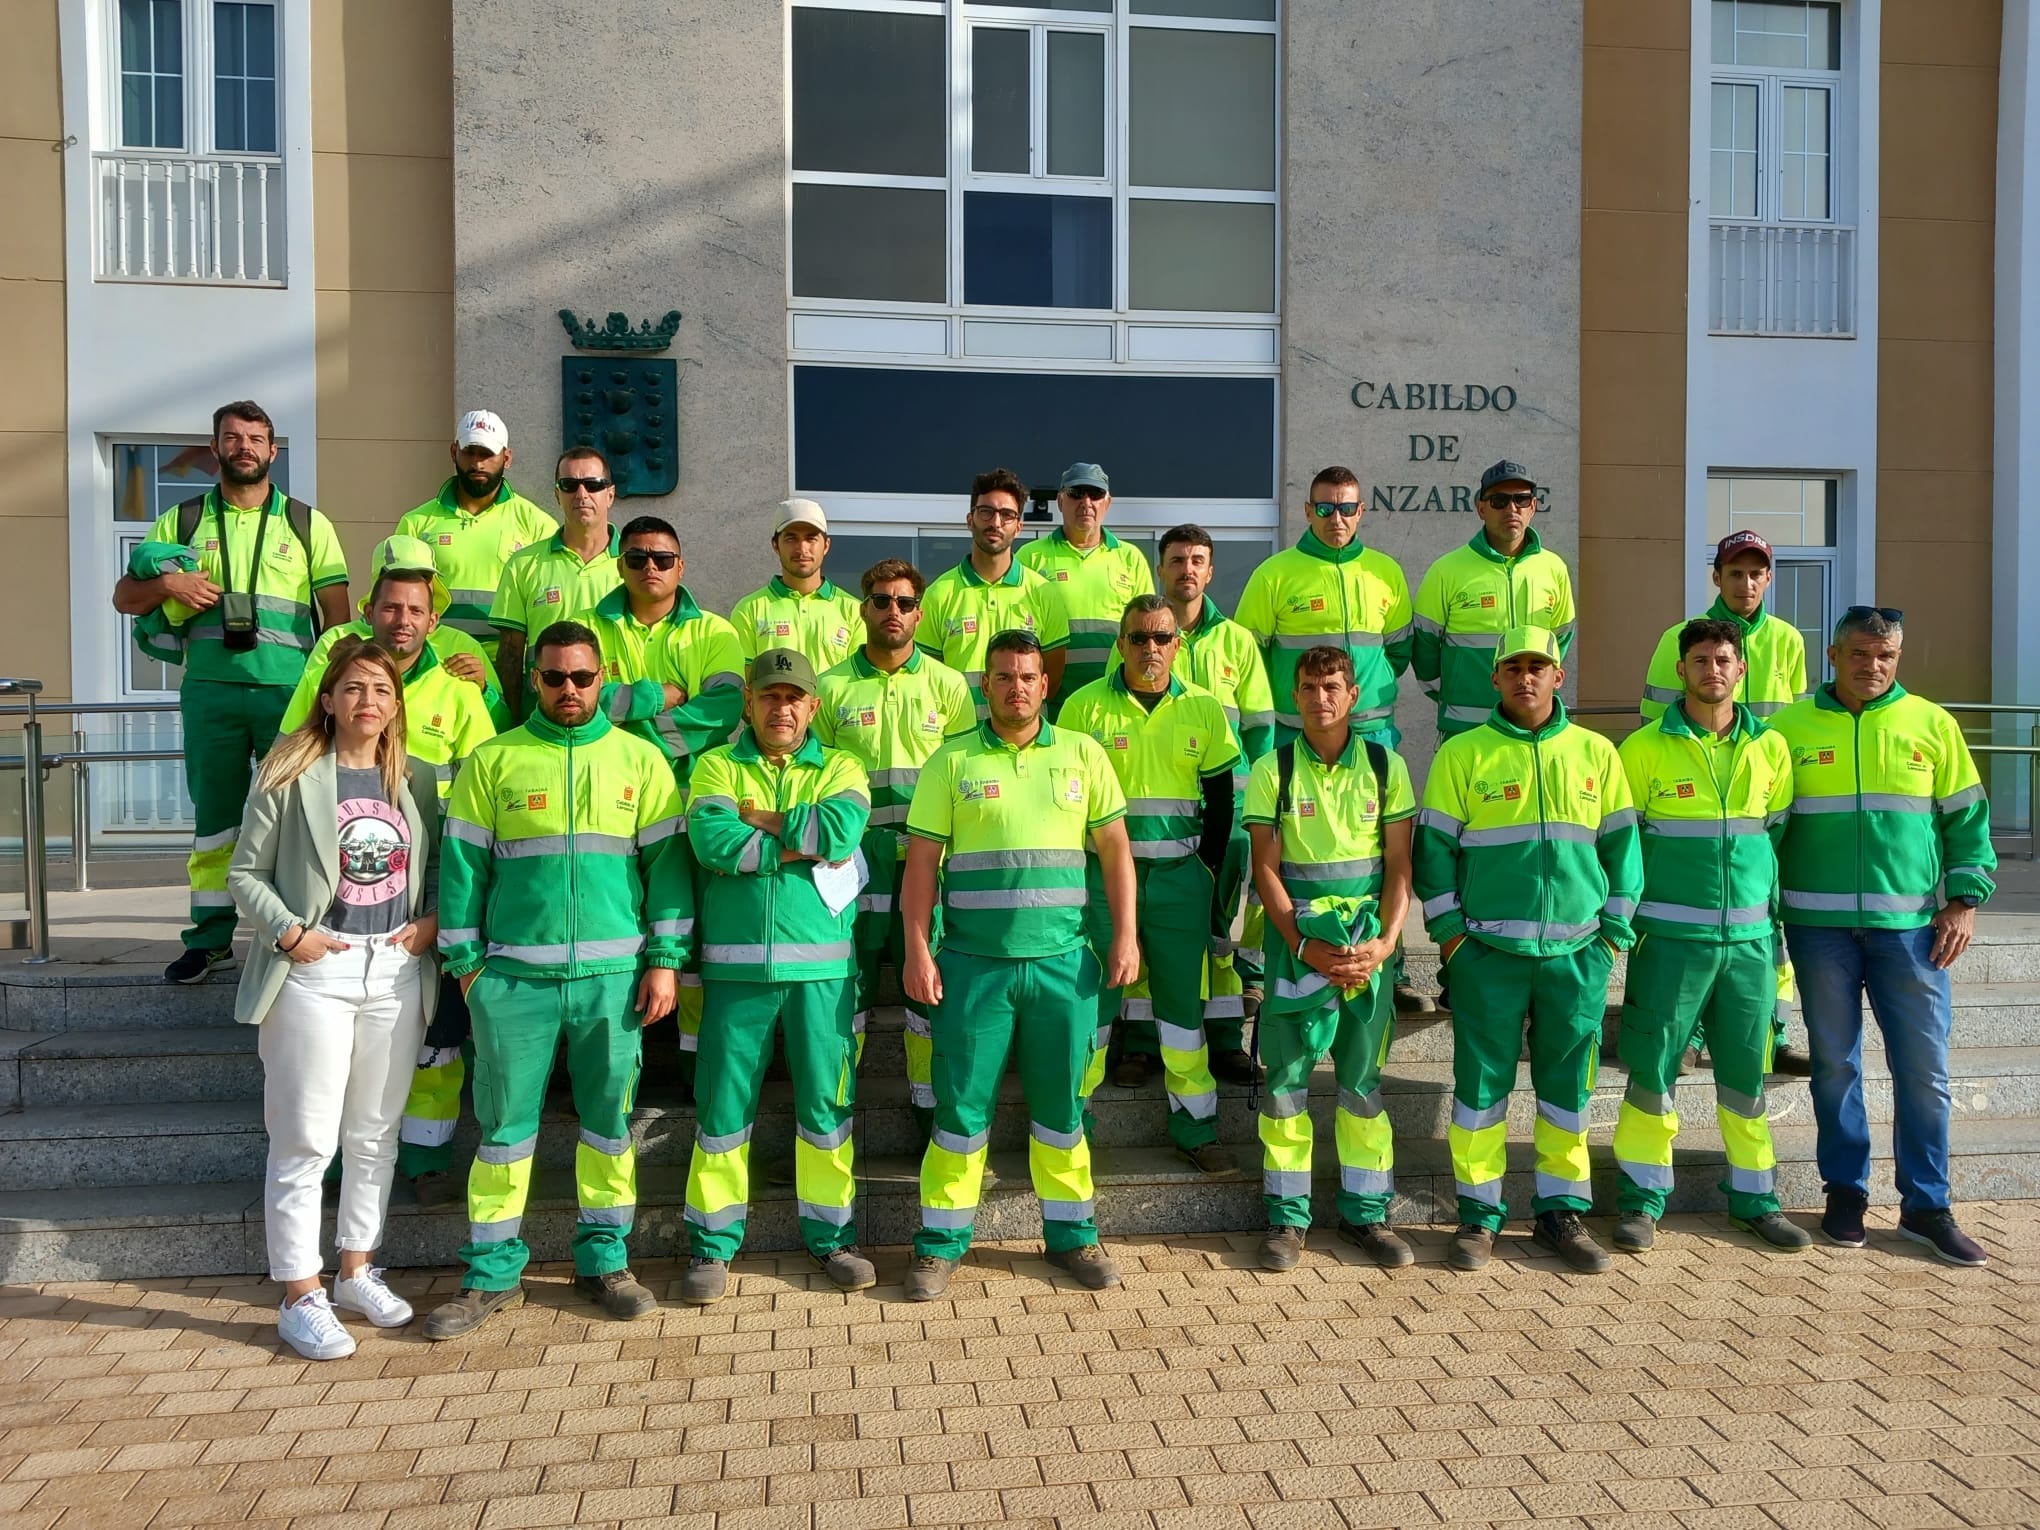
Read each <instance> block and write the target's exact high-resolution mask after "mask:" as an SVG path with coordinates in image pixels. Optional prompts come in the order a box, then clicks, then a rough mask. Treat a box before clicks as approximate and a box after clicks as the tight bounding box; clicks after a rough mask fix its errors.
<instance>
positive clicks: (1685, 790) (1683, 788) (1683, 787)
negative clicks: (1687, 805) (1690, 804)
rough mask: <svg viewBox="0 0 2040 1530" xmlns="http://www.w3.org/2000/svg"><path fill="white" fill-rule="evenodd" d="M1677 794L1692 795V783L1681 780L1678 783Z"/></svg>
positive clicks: (1682, 795)
mask: <svg viewBox="0 0 2040 1530" xmlns="http://www.w3.org/2000/svg"><path fill="white" fill-rule="evenodd" d="M1679 795H1680V796H1681V797H1690V796H1692V795H1693V783H1692V782H1691V781H1681V782H1680V783H1679Z"/></svg>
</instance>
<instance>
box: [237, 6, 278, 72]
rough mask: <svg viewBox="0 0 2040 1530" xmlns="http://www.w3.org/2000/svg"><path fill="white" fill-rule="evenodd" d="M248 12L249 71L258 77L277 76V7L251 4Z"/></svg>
mask: <svg viewBox="0 0 2040 1530" xmlns="http://www.w3.org/2000/svg"><path fill="white" fill-rule="evenodd" d="M242 9H243V10H244V11H246V13H247V26H248V48H247V59H248V73H249V74H250V75H251V76H252V77H254V78H256V79H265V80H273V79H275V78H276V7H275V6H273V5H249V6H244V7H242Z"/></svg>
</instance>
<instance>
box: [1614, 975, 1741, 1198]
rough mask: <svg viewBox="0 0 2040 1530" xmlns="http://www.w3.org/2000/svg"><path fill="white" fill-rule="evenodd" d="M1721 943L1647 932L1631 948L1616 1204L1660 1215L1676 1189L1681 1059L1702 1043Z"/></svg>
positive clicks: (1622, 1049) (1617, 1141) (1624, 1000)
mask: <svg viewBox="0 0 2040 1530" xmlns="http://www.w3.org/2000/svg"><path fill="white" fill-rule="evenodd" d="M1719 950H1720V947H1718V946H1714V945H1711V944H1710V945H1702V944H1701V943H1700V942H1697V941H1687V940H1666V939H1664V938H1663V937H1661V936H1655V935H1644V936H1643V937H1641V938H1640V939H1639V940H1638V941H1637V943H1636V947H1635V949H1634V950H1632V951H1631V952H1630V953H1629V975H1628V980H1627V984H1626V987H1625V989H1624V992H1623V997H1622V1028H1621V1031H1620V1034H1619V1040H1618V1043H1617V1045H1618V1050H1619V1055H1620V1056H1621V1058H1622V1066H1623V1068H1624V1069H1625V1070H1626V1071H1627V1072H1628V1074H1629V1087H1628V1089H1627V1090H1626V1091H1625V1092H1624V1094H1623V1097H1622V1108H1621V1111H1620V1113H1619V1114H1618V1115H1617V1117H1616V1120H1615V1167H1616V1169H1617V1170H1618V1171H1619V1172H1620V1176H1621V1177H1620V1179H1619V1181H1618V1182H1617V1186H1616V1205H1617V1206H1618V1207H1620V1208H1621V1209H1622V1210H1623V1211H1641V1212H1644V1213H1646V1214H1648V1215H1649V1216H1650V1218H1651V1219H1652V1220H1653V1221H1655V1220H1656V1219H1658V1218H1659V1217H1662V1216H1663V1215H1664V1213H1665V1202H1666V1199H1667V1198H1668V1197H1669V1196H1670V1195H1671V1192H1672V1145H1673V1143H1674V1141H1675V1140H1676V1139H1677V1137H1678V1135H1679V1113H1678V1110H1677V1109H1676V1107H1675V1104H1674V1101H1673V1094H1674V1091H1675V1090H1676V1089H1677V1088H1678V1082H1679V1058H1680V1055H1681V1054H1682V1053H1683V1052H1684V1050H1685V1049H1686V1047H1687V1046H1688V1045H1692V1046H1698V1045H1699V1044H1700V1040H1701V1038H1700V1035H1699V1023H1700V1016H1701V1013H1702V1011H1703V1009H1704V1007H1705V1005H1706V1001H1707V995H1708V992H1709V990H1710V989H1711V988H1712V987H1713V982H1714V962H1715V954H1716V953H1717V952H1718V951H1719Z"/></svg>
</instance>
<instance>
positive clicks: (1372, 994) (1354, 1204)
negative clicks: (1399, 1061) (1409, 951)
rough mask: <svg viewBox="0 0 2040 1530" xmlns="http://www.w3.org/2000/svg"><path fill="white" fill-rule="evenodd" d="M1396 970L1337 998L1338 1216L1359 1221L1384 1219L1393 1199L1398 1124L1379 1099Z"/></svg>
mask: <svg viewBox="0 0 2040 1530" xmlns="http://www.w3.org/2000/svg"><path fill="white" fill-rule="evenodd" d="M1390 971H1392V969H1387V970H1384V971H1383V972H1380V973H1377V974H1376V976H1375V980H1374V981H1373V982H1372V983H1371V984H1369V985H1368V986H1367V987H1366V988H1364V989H1362V990H1361V991H1360V992H1359V993H1357V994H1355V995H1354V996H1353V997H1352V998H1350V999H1348V998H1344V997H1341V999H1340V1000H1339V1030H1338V1034H1337V1035H1336V1036H1335V1037H1334V1038H1333V1041H1332V1070H1333V1072H1334V1073H1335V1074H1336V1075H1337V1077H1338V1081H1339V1104H1338V1109H1337V1111H1336V1113H1335V1114H1334V1115H1333V1117H1332V1126H1333V1131H1334V1134H1335V1135H1336V1137H1337V1139H1338V1148H1339V1215H1340V1217H1342V1218H1343V1219H1344V1220H1346V1221H1348V1222H1352V1223H1355V1224H1356V1225H1357V1224H1363V1223H1367V1222H1386V1221H1387V1220H1388V1208H1389V1203H1390V1202H1391V1201H1392V1200H1394V1198H1395V1125H1394V1123H1393V1122H1391V1121H1390V1120H1389V1117H1388V1111H1387V1108H1386V1107H1385V1106H1384V1104H1383V1102H1382V1098H1381V1070H1382V1068H1383V1066H1384V1065H1385V1064H1386V1063H1387V1061H1388V1045H1389V1042H1390V1040H1391V1039H1392V1038H1393V1036H1394V1034H1395V1025H1394V1022H1395V993H1394V990H1395V982H1394V978H1393V977H1392V976H1391V975H1390Z"/></svg>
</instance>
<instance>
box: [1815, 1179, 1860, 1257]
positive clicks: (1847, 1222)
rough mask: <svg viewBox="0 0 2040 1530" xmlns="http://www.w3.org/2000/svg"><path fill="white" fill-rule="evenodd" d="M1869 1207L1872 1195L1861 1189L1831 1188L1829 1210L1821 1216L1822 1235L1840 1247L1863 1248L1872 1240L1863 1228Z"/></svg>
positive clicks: (1828, 1200) (1828, 1202)
mask: <svg viewBox="0 0 2040 1530" xmlns="http://www.w3.org/2000/svg"><path fill="white" fill-rule="evenodd" d="M1869 1209H1870V1197H1869V1196H1867V1195H1865V1194H1864V1193H1863V1192H1862V1191H1861V1190H1856V1189H1840V1190H1833V1189H1831V1190H1829V1191H1828V1193H1827V1210H1826V1211H1824V1212H1822V1213H1821V1218H1820V1232H1821V1236H1822V1237H1824V1238H1826V1239H1827V1240H1828V1242H1830V1243H1832V1244H1835V1245H1836V1246H1837V1247H1839V1248H1861V1247H1862V1246H1863V1245H1864V1244H1866V1243H1868V1242H1869V1241H1870V1235H1869V1234H1868V1233H1867V1232H1865V1231H1864V1230H1863V1213H1864V1212H1866V1211H1868V1210H1869Z"/></svg>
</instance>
